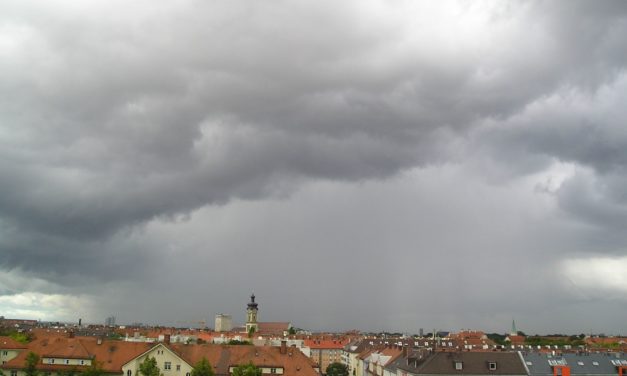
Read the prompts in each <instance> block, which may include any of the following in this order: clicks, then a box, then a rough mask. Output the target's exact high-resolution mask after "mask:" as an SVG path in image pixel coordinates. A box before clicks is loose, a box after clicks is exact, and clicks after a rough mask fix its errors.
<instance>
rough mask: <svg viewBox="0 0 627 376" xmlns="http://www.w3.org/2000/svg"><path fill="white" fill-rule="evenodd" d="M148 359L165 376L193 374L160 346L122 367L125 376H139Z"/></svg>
mask: <svg viewBox="0 0 627 376" xmlns="http://www.w3.org/2000/svg"><path fill="white" fill-rule="evenodd" d="M148 357H151V358H155V359H156V360H157V367H159V370H160V371H161V373H162V374H163V376H189V375H190V374H191V372H192V366H191V365H189V364H187V362H185V361H184V360H183V359H181V358H179V357H178V356H177V355H176V354H174V353H173V352H172V351H170V350H169V349H168V348H167V347H165V346H163V345H159V346H155V347H154V348H152V349H151V350H150V351H148V352H147V353H146V354H143V355H142V356H139V357H137V358H135V359H133V360H132V361H130V362H129V363H127V364H125V365H124V366H122V374H123V376H139V365H140V364H141V363H142V362H143V361H144V360H145V359H146V358H148ZM166 362H167V363H169V364H170V369H166ZM129 371H130V373H129ZM18 376H20V375H18Z"/></svg>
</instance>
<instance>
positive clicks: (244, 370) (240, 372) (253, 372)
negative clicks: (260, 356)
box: [233, 362, 261, 376]
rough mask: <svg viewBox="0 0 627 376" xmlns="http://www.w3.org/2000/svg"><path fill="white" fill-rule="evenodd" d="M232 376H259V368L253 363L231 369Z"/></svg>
mask: <svg viewBox="0 0 627 376" xmlns="http://www.w3.org/2000/svg"><path fill="white" fill-rule="evenodd" d="M233 376H261V368H259V367H255V365H254V364H253V362H250V363H248V364H246V365H241V366H237V367H235V369H233Z"/></svg>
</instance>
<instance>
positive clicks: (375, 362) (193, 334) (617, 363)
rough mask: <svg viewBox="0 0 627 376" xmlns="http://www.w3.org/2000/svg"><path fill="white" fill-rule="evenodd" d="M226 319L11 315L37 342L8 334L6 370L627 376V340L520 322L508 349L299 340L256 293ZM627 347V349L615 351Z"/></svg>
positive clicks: (474, 343)
mask: <svg viewBox="0 0 627 376" xmlns="http://www.w3.org/2000/svg"><path fill="white" fill-rule="evenodd" d="M218 316H219V317H216V331H207V330H192V329H189V330H185V329H172V328H145V327H125V326H119V327H113V326H107V325H105V326H104V327H103V326H101V327H98V326H82V325H80V323H79V325H78V326H74V327H63V326H60V327H56V328H55V327H53V328H50V327H46V328H41V327H38V325H37V322H36V321H33V320H8V321H7V319H4V318H3V317H2V318H0V324H6V323H8V324H9V326H6V325H5V326H4V327H5V328H7V327H8V328H14V329H18V330H19V331H21V332H22V333H28V335H29V337H30V338H31V339H32V338H34V339H32V340H31V341H30V342H28V343H22V342H18V341H16V340H14V339H12V338H10V337H2V336H0V371H1V372H2V374H4V376H26V371H25V369H26V365H27V355H28V354H29V353H31V352H32V353H35V354H37V355H38V359H39V360H38V362H37V365H36V368H37V370H38V371H39V374H40V376H67V375H68V374H69V373H74V374H76V373H80V372H81V371H83V370H85V369H87V368H89V367H91V366H93V365H96V364H97V365H98V366H99V367H101V368H102V370H103V371H104V373H106V374H108V375H111V376H141V375H140V374H139V366H140V364H141V363H142V362H143V361H144V360H145V359H147V358H148V357H151V358H155V359H156V361H157V365H158V366H159V369H160V371H161V373H162V375H163V376H191V373H192V369H193V367H194V365H195V364H196V363H197V362H199V361H200V360H201V359H203V358H206V359H207V360H208V361H209V362H210V364H211V365H212V367H213V368H214V372H215V374H216V375H217V376H230V375H231V374H232V371H233V369H234V368H235V367H237V366H240V365H246V364H249V363H252V364H254V365H255V366H257V367H259V368H260V369H261V371H262V373H263V374H264V375H275V374H276V375H288V376H319V375H321V374H324V372H325V371H326V369H327V367H328V366H329V365H330V364H332V363H342V364H344V365H345V366H346V368H347V370H348V375H349V376H436V375H475V376H488V375H495V376H496V375H499V376H502V375H509V376H571V375H572V376H627V355H626V354H625V347H626V346H627V339H625V340H623V339H620V342H616V339H611V340H608V339H603V338H589V339H586V341H587V342H585V343H586V344H588V341H592V342H590V343H589V344H590V345H591V347H593V348H594V349H595V350H592V351H591V350H590V348H589V347H587V346H580V347H577V348H571V347H570V346H562V347H558V346H551V345H544V346H540V345H536V346H532V345H530V344H529V343H527V342H526V340H525V337H524V336H521V335H519V334H518V332H517V331H516V330H515V329H514V328H515V326H514V324H512V326H513V330H512V333H511V334H510V336H508V337H507V338H506V340H505V343H506V345H503V344H502V343H501V344H496V343H495V342H494V341H492V340H491V339H489V338H488V336H487V335H485V333H483V332H481V331H471V330H466V331H464V330H463V331H460V332H458V333H442V332H439V333H437V334H434V335H432V336H428V337H422V336H421V337H404V336H397V337H391V336H387V335H384V336H364V335H360V334H359V333H357V332H348V333H344V334H343V335H335V334H318V335H312V334H311V333H302V332H301V333H299V334H296V335H294V330H293V329H292V327H291V324H290V323H289V322H259V321H258V320H257V317H258V304H257V303H256V302H255V296H254V295H253V296H251V299H250V302H249V303H248V305H247V309H246V317H247V320H246V324H245V326H241V327H233V326H232V322H231V319H230V316H229V315H224V314H220V315H218ZM0 326H2V325H0ZM218 328H219V329H220V330H218ZM434 332H435V331H434ZM617 343H618V344H619V345H620V347H619V348H616V347H615V346H614V347H609V345H610V344H611V345H616V344H617Z"/></svg>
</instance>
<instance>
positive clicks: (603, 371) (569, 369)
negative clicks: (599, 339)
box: [521, 352, 627, 376]
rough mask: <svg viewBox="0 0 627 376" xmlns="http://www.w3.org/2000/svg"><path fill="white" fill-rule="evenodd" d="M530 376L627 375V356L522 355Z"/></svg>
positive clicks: (587, 353)
mask: <svg viewBox="0 0 627 376" xmlns="http://www.w3.org/2000/svg"><path fill="white" fill-rule="evenodd" d="M521 355H522V358H523V359H524V365H525V367H526V368H527V374H528V375H529V376H571V375H572V376H588V375H590V376H591V375H607V376H610V375H611V376H616V375H621V376H622V375H627V354H626V353H623V352H616V353H589V352H576V353H563V354H562V353H557V352H551V353H548V354H547V353H538V352H530V353H521Z"/></svg>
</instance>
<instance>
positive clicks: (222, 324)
mask: <svg viewBox="0 0 627 376" xmlns="http://www.w3.org/2000/svg"><path fill="white" fill-rule="evenodd" d="M231 329H233V320H232V319H231V315H225V314H223V313H218V314H217V315H216V325H215V330H216V332H228V331H230V330H231Z"/></svg>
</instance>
